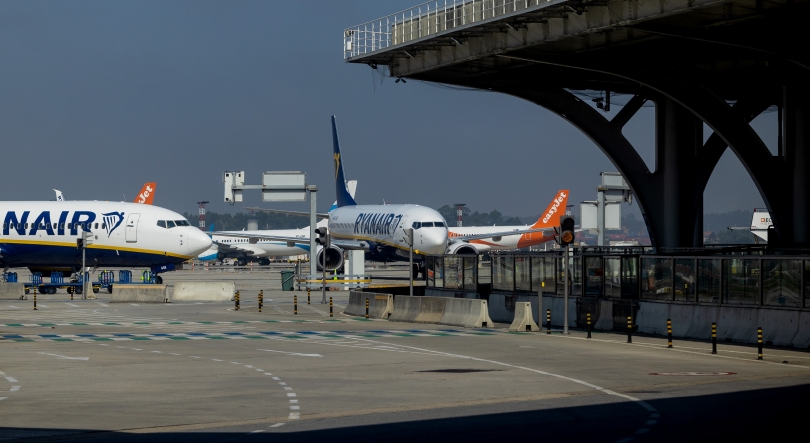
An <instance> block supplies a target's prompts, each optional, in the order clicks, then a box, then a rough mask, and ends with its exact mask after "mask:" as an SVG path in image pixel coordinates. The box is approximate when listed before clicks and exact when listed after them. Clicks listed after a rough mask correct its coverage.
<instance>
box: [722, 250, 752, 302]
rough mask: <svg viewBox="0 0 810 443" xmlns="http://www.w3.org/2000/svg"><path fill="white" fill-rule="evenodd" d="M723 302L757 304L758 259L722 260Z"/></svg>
mask: <svg viewBox="0 0 810 443" xmlns="http://www.w3.org/2000/svg"><path fill="white" fill-rule="evenodd" d="M723 267H724V273H723V274H724V280H725V281H724V287H725V294H723V303H728V304H732V305H758V304H759V277H760V275H759V271H760V270H759V259H745V258H728V259H724V260H723Z"/></svg>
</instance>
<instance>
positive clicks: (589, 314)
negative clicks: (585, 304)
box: [588, 312, 591, 338]
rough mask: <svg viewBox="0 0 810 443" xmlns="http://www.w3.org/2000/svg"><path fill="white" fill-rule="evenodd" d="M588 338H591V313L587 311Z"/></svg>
mask: <svg viewBox="0 0 810 443" xmlns="http://www.w3.org/2000/svg"><path fill="white" fill-rule="evenodd" d="M588 338H591V313H590V312H589V313H588Z"/></svg>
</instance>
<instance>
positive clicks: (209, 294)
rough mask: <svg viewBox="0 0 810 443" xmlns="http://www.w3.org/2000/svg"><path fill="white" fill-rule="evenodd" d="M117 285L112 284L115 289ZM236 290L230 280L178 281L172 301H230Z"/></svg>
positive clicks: (234, 284)
mask: <svg viewBox="0 0 810 443" xmlns="http://www.w3.org/2000/svg"><path fill="white" fill-rule="evenodd" d="M118 287H119V286H114V288H113V289H114V290H117V289H118ZM235 292H236V283H234V282H232V281H193V282H192V281H179V282H176V283H175V284H174V293H172V301H173V302H175V301H225V302H227V301H231V300H233V295H234V293H235Z"/></svg>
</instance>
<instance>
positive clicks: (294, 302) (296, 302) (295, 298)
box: [293, 295, 298, 315]
mask: <svg viewBox="0 0 810 443" xmlns="http://www.w3.org/2000/svg"><path fill="white" fill-rule="evenodd" d="M293 314H295V315H298V296H297V295H293Z"/></svg>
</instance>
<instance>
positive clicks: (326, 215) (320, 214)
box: [245, 208, 329, 218]
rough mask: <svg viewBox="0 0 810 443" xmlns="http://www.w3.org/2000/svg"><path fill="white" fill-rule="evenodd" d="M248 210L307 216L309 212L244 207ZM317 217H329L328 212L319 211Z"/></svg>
mask: <svg viewBox="0 0 810 443" xmlns="http://www.w3.org/2000/svg"><path fill="white" fill-rule="evenodd" d="M245 209H248V210H250V211H261V212H275V213H276V214H287V215H300V216H302V217H309V212H304V211H285V210H283V209H264V208H245ZM317 217H318V218H329V214H327V213H325V212H319V213H318V214H317Z"/></svg>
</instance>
